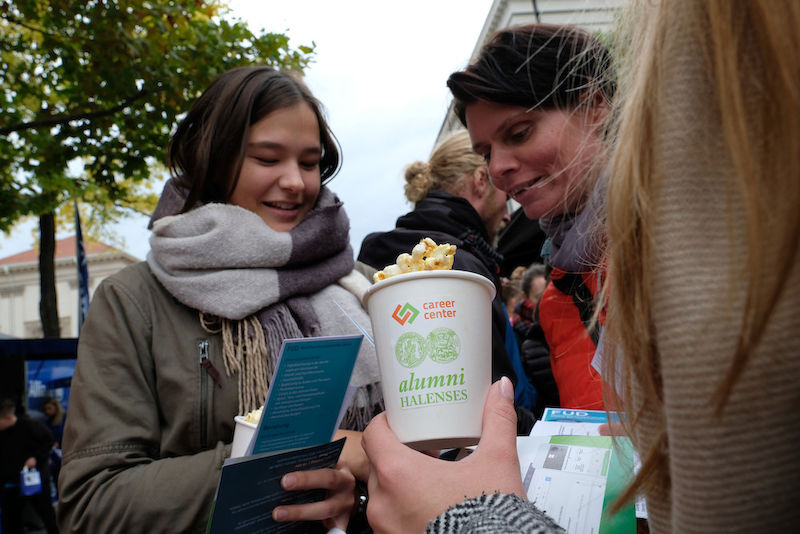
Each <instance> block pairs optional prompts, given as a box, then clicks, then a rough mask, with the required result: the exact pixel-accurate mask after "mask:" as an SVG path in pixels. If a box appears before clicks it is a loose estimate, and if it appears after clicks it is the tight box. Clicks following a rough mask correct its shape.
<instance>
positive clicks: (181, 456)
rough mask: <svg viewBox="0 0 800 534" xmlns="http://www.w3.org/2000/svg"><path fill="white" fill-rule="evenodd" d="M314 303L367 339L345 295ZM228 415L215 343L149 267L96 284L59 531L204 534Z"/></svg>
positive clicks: (232, 405) (228, 387)
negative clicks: (324, 304)
mask: <svg viewBox="0 0 800 534" xmlns="http://www.w3.org/2000/svg"><path fill="white" fill-rule="evenodd" d="M365 282H366V281H365ZM366 284H367V285H369V283H368V282H366ZM316 298H322V299H325V300H326V301H327V300H331V301H332V300H334V299H335V300H336V302H338V303H340V304H341V303H345V306H346V307H348V308H349V309H348V312H349V313H351V314H355V315H356V318H357V320H358V321H359V323H360V324H362V325H364V326H365V327H366V328H369V319H368V318H367V316H366V313H365V312H364V311H363V309H362V308H361V306H360V302H359V301H358V299H357V298H356V297H355V296H354V295H353V293H351V292H349V291H348V290H346V289H344V288H343V287H341V286H339V285H332V286H329V287H328V288H326V289H323V290H322V291H321V292H319V293H318V294H317V295H316ZM331 306H333V303H331ZM337 324H338V325H339V327H338V328H334V329H333V330H334V331H331V329H330V328H329V329H328V331H323V334H325V335H336V334H353V333H358V331H357V330H356V328H355V326H354V325H353V324H352V323H351V322H350V321H349V320H348V319H346V318H344V317H342V319H341V320H339V321H338V323H337ZM365 350H366V351H367V352H369V354H367V355H366V356H365ZM371 351H372V348H371V347H370V346H368V344H366V343H364V344H363V345H362V352H361V354H360V355H359V359H361V358H363V357H371V358H374V353H372V352H371ZM206 358H207V362H206V363H205V364H204V363H203V362H204V360H205V359H206ZM209 363H210V365H209ZM211 366H213V369H211V370H210V371H209V370H208V369H209V368H210V367H211ZM214 370H216V371H218V373H215V372H214ZM215 377H216V378H215ZM237 408H238V386H237V377H236V375H232V376H227V375H226V373H225V370H224V365H223V362H222V354H221V337H220V336H219V335H214V334H209V333H208V332H206V331H205V330H204V329H203V328H202V327H201V326H200V321H199V314H198V312H197V311H196V310H192V309H190V308H188V307H186V306H184V305H183V304H181V303H179V302H178V301H177V300H175V299H174V298H173V297H172V295H170V294H169V293H168V292H167V291H166V289H164V287H163V286H161V284H160V283H159V282H158V281H157V280H156V279H155V277H154V276H153V275H152V274H151V272H150V269H149V267H148V266H147V264H146V263H139V264H136V265H133V266H130V267H127V268H125V269H124V270H122V271H121V272H119V273H117V274H116V275H114V276H112V277H110V278H108V279H106V280H104V281H103V283H102V284H101V285H100V286H99V287H98V289H97V291H96V293H95V295H94V298H93V300H92V304H91V308H90V313H89V315H88V317H87V321H86V324H85V325H84V327H83V331H82V334H81V338H80V341H79V344H78V363H77V366H76V371H75V376H74V378H73V380H72V391H71V395H70V402H69V417H68V419H67V425H66V429H65V433H64V459H63V466H62V469H61V474H60V477H59V484H58V487H59V493H60V495H59V506H58V518H59V524H60V528H61V532H62V533H66V532H89V533H95V532H102V533H112V532H120V533H136V532H170V533H174V532H182V533H189V532H198V533H200V532H205V528H206V523H207V520H208V516H209V513H210V510H211V505H212V501H213V498H214V494H215V491H216V487H217V482H218V480H219V475H220V469H221V467H222V464H223V463H224V461H225V459H226V458H227V457H228V456H230V448H231V445H230V443H231V440H232V438H233V429H234V421H233V418H234V416H235V415H236V413H237Z"/></svg>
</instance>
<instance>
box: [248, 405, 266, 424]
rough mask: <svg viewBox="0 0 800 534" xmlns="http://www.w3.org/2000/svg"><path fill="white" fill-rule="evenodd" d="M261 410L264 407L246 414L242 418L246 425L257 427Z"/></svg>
mask: <svg viewBox="0 0 800 534" xmlns="http://www.w3.org/2000/svg"><path fill="white" fill-rule="evenodd" d="M263 409H264V407H263V406H262V407H261V408H256V409H255V410H253V411H252V412H248V413H247V415H245V416H244V420H245V421H247V422H248V423H253V424H256V425H257V424H258V421H259V420H261V410H263Z"/></svg>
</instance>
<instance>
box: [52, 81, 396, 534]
mask: <svg viewBox="0 0 800 534" xmlns="http://www.w3.org/2000/svg"><path fill="white" fill-rule="evenodd" d="M168 160H169V164H170V169H171V171H172V178H171V179H170V180H169V181H168V182H167V185H166V186H165V188H164V192H163V193H162V196H161V198H160V200H159V203H158V206H157V208H156V211H155V213H154V214H153V217H152V219H151V225H152V230H153V233H152V236H151V238H150V246H151V251H150V253H149V254H148V257H147V261H146V262H142V263H139V264H136V265H132V266H130V267H129V268H126V269H123V270H122V271H120V272H119V273H117V274H115V275H113V276H111V277H109V278H106V279H105V280H104V281H103V283H102V284H101V285H100V286H99V287H98V288H97V290H96V292H95V295H94V299H93V300H92V305H91V308H90V311H89V315H88V317H87V320H86V324H85V325H84V327H83V330H82V332H81V341H80V345H79V347H78V364H77V367H76V371H75V376H74V378H73V381H72V392H71V395H70V413H71V416H70V418H69V419H68V420H67V426H66V430H65V434H64V463H63V467H62V471H61V478H60V484H59V489H60V490H61V495H60V502H59V507H58V515H59V520H60V525H61V532H74V531H81V532H138V531H141V530H142V529H143V528H145V525H146V529H147V530H150V531H154V532H204V531H205V526H206V522H207V520H208V516H209V512H210V510H211V507H212V502H213V498H214V493H215V491H216V486H217V481H218V480H219V474H220V469H221V467H222V464H223V462H224V461H225V459H226V458H228V457H229V456H230V454H231V440H232V437H233V430H234V417H235V416H236V415H244V414H246V413H247V412H249V411H252V410H254V409H256V408H258V407H260V406H261V404H263V402H264V399H265V398H266V395H267V392H268V389H269V380H270V378H271V375H272V369H273V368H274V365H275V363H276V361H277V357H278V355H279V353H280V347H281V343H282V342H283V340H284V339H286V338H290V337H291V338H296V337H312V336H322V335H344V334H355V333H359V331H358V330H357V328H356V326H355V325H354V324H353V323H352V322H351V320H350V319H348V318H347V317H348V316H350V317H353V318H355V320H356V321H358V323H359V324H361V325H364V326H365V327H367V328H368V327H369V324H370V322H369V317H368V316H367V314H366V312H365V310H364V309H363V308H362V306H361V302H360V299H359V295H360V294H361V293H363V291H365V290H366V289H367V288H368V287H369V285H370V282H369V280H367V279H366V278H364V277H363V276H362V275H360V274H359V273H357V272H355V271H354V270H353V267H354V260H353V252H352V249H351V248H350V245H349V236H348V231H349V219H348V217H347V214H346V213H345V211H344V208H343V206H342V202H341V201H340V200H339V199H338V198H337V197H336V195H335V194H334V193H333V192H332V191H331V190H330V189H328V187H327V185H325V183H326V181H327V180H329V179H330V178H331V177H332V176H333V175H334V174H335V173H336V171H337V169H338V167H339V149H338V147H337V145H336V142H335V139H334V137H333V134H332V133H331V132H330V129H329V128H328V125H327V122H326V121H325V119H324V117H323V115H322V111H321V105H320V103H319V102H318V101H317V100H316V99H315V98H314V97H313V96H312V95H311V93H310V92H309V90H308V88H306V86H305V85H304V84H303V83H302V82H301V81H300V80H299V79H298V78H297V77H295V76H294V75H292V74H289V73H285V72H279V71H275V70H273V69H271V68H268V67H243V68H238V69H234V70H231V71H228V72H226V73H225V74H223V75H222V76H220V77H219V78H218V79H217V80H216V81H215V82H213V83H212V84H211V86H209V88H208V89H207V90H206V91H205V92H204V93H203V94H202V95H201V96H200V97H199V98H198V99H197V100H196V101H195V103H194V104H193V105H192V107H191V108H190V110H189V111H188V112H187V114H186V117H185V118H184V120H183V121H182V122H181V123H180V124H179V125H178V128H177V130H176V133H175V135H174V136H173V137H172V139H171V142H170V146H169V150H168ZM342 310H345V313H344V314H343V313H342ZM350 385H351V386H353V387H354V389H355V391H356V393H355V397H354V400H353V402H352V403H351V405H350V406H349V407H348V408H347V410H346V413H345V415H344V418H343V421H342V426H341V428H342V429H343V430H342V431H340V432H341V433H342V434H340V437H341V435H346V437H347V438H348V439H347V443H346V445H345V449H344V452H343V453H342V457H341V465H340V468H339V469H324V470H315V471H305V472H303V473H302V474H292V476H288V475H287V477H285V478H284V480H283V482H284V484H286V485H285V486H284V487H285V488H286V489H292V490H306V489H314V488H322V489H325V490H327V496H326V498H325V500H324V502H321V503H309V504H307V505H296V506H280V507H278V508H276V509H275V510H272V511H271V512H272V514H273V519H275V520H276V521H296V520H322V521H323V523H324V525H325V526H326V527H327V528H330V527H332V526H339V527H341V528H345V527H346V526H347V523H348V518H349V516H350V513H351V510H353V507H354V506H353V505H354V502H355V499H354V492H353V488H354V485H355V480H354V476H357V477H361V479H362V481H366V478H367V473H366V465H367V464H366V458H365V456H364V454H363V451H362V450H361V447H360V442H359V440H360V431H361V430H363V429H364V427H365V426H366V424H367V423H368V422H369V420H370V419H371V418H372V416H373V415H374V414H375V413H377V412H379V411H381V410H382V397H381V394H380V385H379V377H378V368H377V361H376V359H375V354H374V351H373V349H372V347H371V346H370V345H368V344H364V345H363V346H362V347H361V352H360V354H359V356H358V360H357V363H356V366H355V369H354V371H353V377H352V380H351V381H350ZM290 483H291V487H289V484H290ZM256 497H257V496H254V498H256ZM316 526H317V527H319V528H322V525H320V524H317V525H316Z"/></svg>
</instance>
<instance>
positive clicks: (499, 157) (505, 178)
mask: <svg viewBox="0 0 800 534" xmlns="http://www.w3.org/2000/svg"><path fill="white" fill-rule="evenodd" d="M518 167H519V165H518V163H517V160H516V158H515V157H514V156H513V154H512V153H511V152H510V151H508V150H502V149H500V150H495V149H493V150H492V157H491V159H490V160H489V176H490V177H491V180H492V183H493V184H494V186H495V187H496V188H498V189H500V190H501V191H503V192H505V193H508V189H507V188H506V187H507V186H508V185H509V180H510V179H511V178H512V176H513V174H514V171H515V170H517V168H518Z"/></svg>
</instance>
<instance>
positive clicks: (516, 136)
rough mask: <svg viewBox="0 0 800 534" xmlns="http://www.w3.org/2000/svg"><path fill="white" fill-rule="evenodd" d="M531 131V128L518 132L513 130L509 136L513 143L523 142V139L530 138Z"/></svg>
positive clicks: (521, 129)
mask: <svg viewBox="0 0 800 534" xmlns="http://www.w3.org/2000/svg"><path fill="white" fill-rule="evenodd" d="M529 131H530V128H528V127H525V128H520V129H518V130H513V131H511V134H510V135H509V137H510V138H511V140H512V141H522V140H523V139H525V138H526V137H528V132H529Z"/></svg>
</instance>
